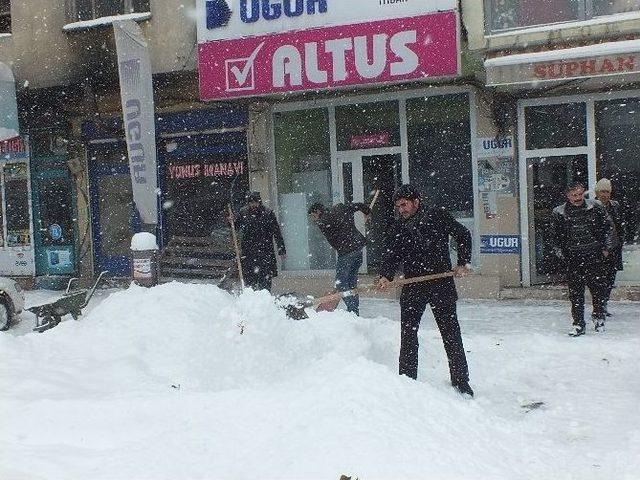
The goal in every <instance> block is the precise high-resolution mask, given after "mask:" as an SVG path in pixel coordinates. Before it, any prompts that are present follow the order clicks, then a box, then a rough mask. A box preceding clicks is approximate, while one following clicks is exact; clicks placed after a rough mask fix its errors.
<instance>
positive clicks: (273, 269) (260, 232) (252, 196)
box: [235, 192, 287, 291]
mask: <svg viewBox="0 0 640 480" xmlns="http://www.w3.org/2000/svg"><path fill="white" fill-rule="evenodd" d="M235 225H236V230H238V231H239V232H240V236H241V250H242V258H241V260H242V273H243V274H244V280H245V284H246V285H247V286H249V287H251V288H253V289H254V290H269V291H271V283H272V279H273V277H276V276H277V275H278V263H277V261H276V255H275V252H274V247H273V242H274V240H275V243H276V245H277V248H278V255H280V256H281V257H284V256H285V255H286V253H287V251H286V249H285V245H284V239H283V238H282V232H281V231H280V225H279V224H278V220H277V219H276V216H275V214H274V213H273V212H272V211H271V210H269V209H268V208H266V207H265V206H264V205H263V204H262V199H261V198H260V192H251V193H249V195H247V205H246V206H245V207H243V208H242V209H241V210H240V212H239V214H238V217H237V218H236V220H235Z"/></svg>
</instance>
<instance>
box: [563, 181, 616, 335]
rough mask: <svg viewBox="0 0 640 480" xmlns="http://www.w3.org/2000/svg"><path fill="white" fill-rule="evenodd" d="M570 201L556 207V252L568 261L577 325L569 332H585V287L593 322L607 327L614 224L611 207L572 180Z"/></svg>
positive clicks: (568, 278)
mask: <svg viewBox="0 0 640 480" xmlns="http://www.w3.org/2000/svg"><path fill="white" fill-rule="evenodd" d="M565 194H566V197H567V202H565V203H563V204H562V205H558V206H557V207H556V208H554V209H553V214H552V219H553V232H554V238H553V240H554V243H555V251H556V254H557V255H558V256H559V257H560V258H561V259H563V260H564V261H565V262H566V264H567V282H568V284H569V300H570V301H571V316H572V317H573V327H572V330H571V332H570V333H569V335H571V336H573V337H578V336H580V335H583V334H584V333H585V321H584V288H585V286H587V287H588V288H589V291H590V292H591V297H592V298H593V314H592V319H593V324H594V327H595V330H596V332H601V331H603V330H604V320H605V313H606V312H605V302H606V294H607V280H606V272H607V264H606V259H607V257H608V256H609V255H610V252H611V250H612V249H613V246H614V237H613V225H612V223H611V219H610V218H609V215H607V211H606V210H605V209H604V207H603V206H602V204H601V203H600V202H598V201H597V200H586V199H585V198H584V186H583V185H582V184H580V183H578V182H573V183H570V184H569V185H568V186H567V188H566V190H565Z"/></svg>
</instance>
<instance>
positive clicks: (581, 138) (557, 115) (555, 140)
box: [524, 103, 587, 150]
mask: <svg viewBox="0 0 640 480" xmlns="http://www.w3.org/2000/svg"><path fill="white" fill-rule="evenodd" d="M524 121H525V131H526V148H527V150H539V149H543V148H565V147H582V146H585V145H586V144H587V106H586V104H584V103H561V104H555V105H536V106H530V107H526V108H525V110H524Z"/></svg>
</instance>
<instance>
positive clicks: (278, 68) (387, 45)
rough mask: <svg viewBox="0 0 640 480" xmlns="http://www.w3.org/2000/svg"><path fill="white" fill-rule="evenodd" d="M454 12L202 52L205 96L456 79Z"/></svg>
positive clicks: (207, 47)
mask: <svg viewBox="0 0 640 480" xmlns="http://www.w3.org/2000/svg"><path fill="white" fill-rule="evenodd" d="M457 29H458V22H457V17H456V13H455V12H442V13H435V14H431V15H421V16H417V17H409V18H398V19H392V20H381V21H375V22H369V23H362V24H355V25H342V26H337V27H327V28H317V29H311V30H304V31H297V32H288V33H282V34H275V35H266V36H259V37H250V38H241V39H237V40H220V41H212V42H208V43H203V44H201V45H200V46H199V53H198V57H199V70H200V97H201V98H202V99H203V100H217V99H227V98H235V97H249V96H257V95H269V94H277V93H284V92H296V91H302V90H325V89H331V88H339V87H346V86H353V85H364V84H374V83H395V82H403V81H408V80H419V79H424V78H429V77H431V78H432V77H443V76H451V75H457V74H458V72H459V64H458V63H459V62H458V30H457Z"/></svg>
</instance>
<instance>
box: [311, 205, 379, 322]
mask: <svg viewBox="0 0 640 480" xmlns="http://www.w3.org/2000/svg"><path fill="white" fill-rule="evenodd" d="M358 211H360V212H362V213H364V214H365V216H368V215H369V214H370V213H371V209H370V208H369V207H368V206H367V205H365V204H364V203H350V204H347V205H345V204H343V203H338V204H337V205H335V206H333V207H332V208H329V209H327V208H325V206H324V205H323V204H322V203H319V202H317V203H314V204H313V205H311V207H310V208H309V216H310V217H311V219H312V220H313V221H314V222H315V223H316V224H317V225H318V228H320V231H321V232H322V233H323V235H324V236H325V237H326V239H327V241H328V242H329V245H331V246H332V247H333V248H334V249H335V250H336V252H338V259H337V261H336V289H337V290H338V291H339V292H346V291H348V290H352V289H354V288H356V287H357V286H358V270H359V269H360V266H361V265H362V248H363V247H364V246H365V245H366V243H367V240H366V239H365V237H364V235H362V233H360V231H359V230H358V229H357V228H356V224H355V222H354V219H353V216H354V214H355V213H356V212H358ZM343 300H344V303H345V305H346V306H347V311H349V312H353V313H355V314H356V315H359V314H360V299H359V297H358V295H350V296H347V297H344V298H343Z"/></svg>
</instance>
